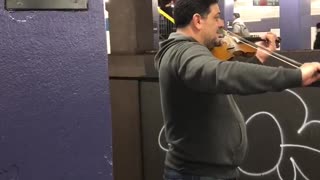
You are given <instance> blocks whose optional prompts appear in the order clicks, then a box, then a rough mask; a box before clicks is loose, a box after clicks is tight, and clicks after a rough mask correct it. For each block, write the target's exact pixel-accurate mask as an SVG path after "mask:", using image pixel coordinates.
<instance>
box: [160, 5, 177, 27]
mask: <svg viewBox="0 0 320 180" xmlns="http://www.w3.org/2000/svg"><path fill="white" fill-rule="evenodd" d="M158 12H159V14H161V15H162V16H164V17H165V18H167V19H168V20H169V21H171V22H172V23H173V24H174V19H173V18H172V17H171V16H170V15H169V14H167V13H166V12H164V11H163V10H162V9H161V8H160V7H158Z"/></svg>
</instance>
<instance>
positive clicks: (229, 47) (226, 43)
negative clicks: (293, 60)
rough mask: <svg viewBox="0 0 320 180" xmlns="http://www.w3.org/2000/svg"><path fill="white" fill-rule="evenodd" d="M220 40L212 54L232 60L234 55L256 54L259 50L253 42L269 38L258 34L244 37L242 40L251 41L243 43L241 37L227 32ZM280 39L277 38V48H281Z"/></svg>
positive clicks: (246, 55) (222, 58) (224, 59)
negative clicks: (263, 37)
mask: <svg viewBox="0 0 320 180" xmlns="http://www.w3.org/2000/svg"><path fill="white" fill-rule="evenodd" d="M219 40H220V42H221V43H220V45H219V46H216V47H215V48H214V49H212V51H211V52H212V55H214V56H215V57H216V58H218V59H219V60H222V61H226V60H230V59H231V58H233V57H234V56H245V57H251V56H254V55H255V53H256V51H257V47H255V45H251V43H256V42H259V41H264V42H267V40H265V39H262V38H261V37H260V36H258V35H252V36H249V37H242V40H245V42H251V43H250V44H248V43H243V42H242V41H241V39H238V38H237V37H233V36H230V35H225V34H223V38H220V39H219ZM280 41H281V38H280V37H278V38H277V39H276V47H277V48H279V44H280Z"/></svg>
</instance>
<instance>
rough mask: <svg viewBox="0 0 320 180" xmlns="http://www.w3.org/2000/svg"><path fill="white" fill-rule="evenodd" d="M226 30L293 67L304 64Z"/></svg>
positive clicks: (247, 43) (245, 42)
mask: <svg viewBox="0 0 320 180" xmlns="http://www.w3.org/2000/svg"><path fill="white" fill-rule="evenodd" d="M224 31H226V32H227V33H229V34H231V35H232V36H234V37H236V38H238V39H239V40H240V41H242V42H243V43H244V44H246V45H248V46H250V47H252V48H254V49H257V48H261V49H262V50H264V53H266V54H268V55H269V56H271V57H273V58H275V59H277V60H279V61H282V62H284V63H286V64H288V65H290V66H292V67H295V68H299V67H300V66H301V65H302V64H301V63H299V62H297V61H295V60H293V59H291V58H288V57H286V56H283V55H281V54H279V53H276V52H271V51H270V50H269V49H267V48H265V47H262V46H259V45H257V44H255V43H252V42H250V41H248V40H246V39H245V38H243V37H241V36H239V35H237V34H235V33H232V32H230V31H228V30H224ZM227 33H226V34H227Z"/></svg>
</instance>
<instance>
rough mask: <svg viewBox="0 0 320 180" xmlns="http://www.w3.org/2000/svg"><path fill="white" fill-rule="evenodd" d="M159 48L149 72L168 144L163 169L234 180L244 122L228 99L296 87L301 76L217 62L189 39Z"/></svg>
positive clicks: (171, 40)
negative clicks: (154, 77) (155, 74)
mask: <svg viewBox="0 0 320 180" xmlns="http://www.w3.org/2000/svg"><path fill="white" fill-rule="evenodd" d="M160 46H161V47H160V50H159V52H158V53H157V55H156V57H155V66H156V68H157V69H158V71H159V83H160V92H161V106H162V111H163V118H164V124H165V132H166V139H167V142H168V144H169V151H168V152H167V156H166V160H165V166H166V167H168V168H172V169H175V170H177V171H179V172H181V173H185V174H194V175H202V176H212V177H216V178H233V177H236V176H238V170H237V167H238V166H239V165H240V164H241V163H242V161H243V160H244V158H245V154H246V150H247V136H246V128H245V122H244V118H243V116H242V114H241V112H240V110H239V108H238V107H237V105H236V103H235V101H234V99H233V97H232V96H231V95H228V94H242V95H245V94H256V93H263V92H266V91H281V90H284V89H286V88H291V87H297V86H300V85H301V71H300V70H298V69H284V68H274V67H266V66H262V65H256V64H250V63H244V62H229V61H227V62H222V61H219V60H218V59H216V58H215V57H213V56H212V54H211V52H210V51H209V50H208V49H207V48H206V47H204V46H202V45H200V44H199V43H197V42H196V41H195V40H194V39H192V38H190V37H186V36H183V35H180V34H178V33H172V34H171V35H170V37H169V39H168V40H166V41H164V42H163V43H161V45H160ZM254 61H255V62H258V60H257V59H254Z"/></svg>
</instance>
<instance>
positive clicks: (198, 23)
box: [192, 13, 202, 29]
mask: <svg viewBox="0 0 320 180" xmlns="http://www.w3.org/2000/svg"><path fill="white" fill-rule="evenodd" d="M192 24H193V26H194V27H195V28H197V29H201V27H202V18H201V16H200V14H198V13H196V14H194V15H193V16H192Z"/></svg>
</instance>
